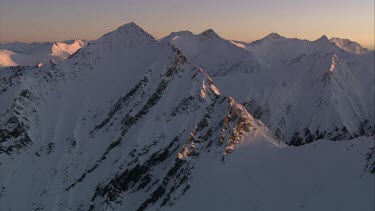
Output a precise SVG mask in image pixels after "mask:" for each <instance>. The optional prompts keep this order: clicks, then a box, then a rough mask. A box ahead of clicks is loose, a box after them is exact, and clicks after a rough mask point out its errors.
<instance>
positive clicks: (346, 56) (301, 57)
mask: <svg viewBox="0 0 375 211" xmlns="http://www.w3.org/2000/svg"><path fill="white" fill-rule="evenodd" d="M170 42H171V43H172V44H176V46H178V47H179V48H180V49H181V50H182V52H183V53H185V52H187V53H186V55H187V58H188V59H191V60H194V61H195V63H197V64H198V65H201V66H203V65H204V66H205V67H206V68H205V70H207V73H208V74H209V75H210V74H211V76H212V77H213V80H214V82H215V84H216V85H217V86H218V88H219V89H220V90H221V91H222V92H223V93H224V94H226V95H229V96H233V97H234V99H236V100H238V101H239V102H241V103H242V104H243V105H244V106H245V107H246V108H247V109H248V111H249V112H250V113H251V114H252V115H253V116H255V117H256V118H259V119H260V120H262V121H263V122H264V123H265V124H266V125H267V126H268V127H269V128H270V129H271V130H272V131H274V132H275V133H276V135H277V136H278V137H279V138H280V139H282V140H284V141H285V142H286V143H288V144H292V145H301V144H304V143H308V142H312V141H314V140H317V139H321V138H327V139H330V140H345V139H348V138H353V137H357V136H361V135H364V134H367V135H372V134H374V131H375V129H374V128H375V122H374V118H375V115H374V113H375V112H374V107H375V105H374V92H375V91H374V90H375V88H374V86H375V85H374V83H373V81H374V72H373V69H374V54H373V53H370V54H365V55H361V56H357V55H354V54H352V53H349V52H347V51H344V50H343V49H341V48H339V47H337V46H336V45H335V44H334V43H332V42H331V41H329V40H328V38H327V37H326V36H322V37H321V38H319V39H318V40H315V41H308V40H299V39H290V38H285V37H283V36H280V35H278V34H276V33H272V34H270V35H268V36H266V37H265V38H263V39H260V40H257V41H254V42H252V43H244V42H235V41H232V43H234V44H235V45H236V46H235V47H237V50H239V49H245V50H247V51H249V52H252V53H253V55H254V57H256V60H257V61H256V62H255V63H254V64H256V65H258V64H260V69H261V70H262V71H255V72H247V73H246V72H244V71H242V69H241V68H236V67H234V68H233V69H231V74H227V75H216V74H212V71H210V69H215V68H216V67H217V65H216V62H217V61H216V60H213V59H211V58H207V57H208V56H206V54H204V53H200V52H198V53H196V55H195V54H191V53H190V52H191V51H192V50H194V49H199V48H207V47H206V46H205V45H204V44H200V43H199V42H196V43H194V44H192V43H190V42H186V43H184V42H183V44H180V43H176V42H175V41H174V40H171V41H170ZM223 42H224V41H223ZM217 45H219V44H217ZM208 49H211V48H208ZM231 51H233V50H232V49H230V48H229V47H223V48H222V49H221V51H220V52H218V51H215V52H214V54H222V55H227V56H226V57H227V58H230V56H231V55H233V53H231ZM223 57H225V56H223ZM196 58H200V59H196ZM237 58H238V57H237ZM247 61H248V60H247ZM251 62H253V58H252V59H251Z"/></svg>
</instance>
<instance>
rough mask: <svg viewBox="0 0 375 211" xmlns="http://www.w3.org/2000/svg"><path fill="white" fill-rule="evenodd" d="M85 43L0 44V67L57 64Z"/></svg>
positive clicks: (75, 41)
mask: <svg viewBox="0 0 375 211" xmlns="http://www.w3.org/2000/svg"><path fill="white" fill-rule="evenodd" d="M85 43H86V41H82V40H73V41H65V42H55V43H50V42H42V43H19V42H14V43H6V44H0V67H1V66H2V67H9V66H36V65H38V64H39V65H41V64H46V63H49V61H50V60H53V61H54V62H55V63H59V62H61V61H63V60H65V59H67V58H68V57H69V56H70V55H72V54H73V53H75V52H76V51H77V50H78V49H80V48H82V47H83V46H84V45H85Z"/></svg>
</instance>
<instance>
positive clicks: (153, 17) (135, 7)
mask: <svg viewBox="0 0 375 211" xmlns="http://www.w3.org/2000/svg"><path fill="white" fill-rule="evenodd" d="M132 21H134V22H136V23H137V24H138V25H140V26H141V27H143V28H144V29H145V30H146V31H148V32H150V33H151V34H153V35H154V36H156V37H158V38H160V37H162V36H165V35H167V34H169V33H170V32H172V31H178V30H190V31H192V32H195V33H199V32H201V31H203V30H205V29H207V28H213V29H214V30H215V31H216V32H217V33H219V34H220V35H221V36H223V37H225V38H227V39H235V40H242V41H252V40H255V39H259V38H262V37H264V36H265V35H267V34H269V33H271V32H277V33H279V34H281V35H284V36H287V37H298V38H305V39H311V40H313V39H317V38H319V37H320V36H321V35H323V34H325V35H327V36H328V37H342V38H349V39H352V40H355V41H358V42H360V43H361V44H363V45H364V46H366V47H371V48H373V45H374V0H262V1H259V0H230V1H229V0H206V1H204V0H189V1H187V0H0V42H9V41H26V42H31V41H54V40H65V39H74V38H81V39H96V38H98V37H99V36H101V35H102V34H105V33H106V32H108V31H111V30H114V29H116V28H117V27H118V26H120V25H122V24H124V23H127V22H132Z"/></svg>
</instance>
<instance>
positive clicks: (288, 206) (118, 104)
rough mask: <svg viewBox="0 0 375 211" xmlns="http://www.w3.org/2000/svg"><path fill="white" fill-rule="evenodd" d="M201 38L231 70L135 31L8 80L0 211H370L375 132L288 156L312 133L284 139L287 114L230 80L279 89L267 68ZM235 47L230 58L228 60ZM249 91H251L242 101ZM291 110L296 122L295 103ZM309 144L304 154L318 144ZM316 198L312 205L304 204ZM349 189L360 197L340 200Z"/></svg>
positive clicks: (3, 94)
mask: <svg viewBox="0 0 375 211" xmlns="http://www.w3.org/2000/svg"><path fill="white" fill-rule="evenodd" d="M178 34H183V35H184V36H185V35H186V36H193V34H191V33H189V32H184V33H178ZM195 36H198V37H195ZM173 38H174V37H173ZM273 38H275V39H276V38H279V37H277V36H273ZM189 39H191V40H190V41H189V42H193V41H194V42H195V41H199V42H208V43H210V44H209V46H211V47H213V46H216V47H217V49H216V50H217V51H216V54H217V55H219V57H218V58H220V59H221V60H217V62H216V63H214V65H211V63H210V61H211V60H210V59H208V60H206V59H207V58H211V56H212V55H216V54H210V55H208V54H207V55H201V56H200V55H197V57H193V56H192V54H191V53H192V52H197V51H194V50H191V51H189V49H185V50H184V49H183V48H182V47H180V46H178V45H173V43H172V44H171V43H169V41H167V39H162V40H157V39H155V38H154V37H153V36H152V35H150V34H148V33H147V32H145V31H144V30H143V29H142V28H140V27H139V26H138V25H136V24H135V23H129V24H125V25H123V26H121V27H119V28H118V29H117V30H115V31H113V32H110V33H108V34H106V35H104V36H102V37H101V38H99V39H98V40H95V41H92V42H90V43H89V44H88V45H87V46H85V47H83V48H81V49H80V50H78V51H77V52H76V53H74V54H72V55H71V56H70V57H69V58H68V59H66V60H65V61H63V62H61V63H58V64H56V63H53V62H50V63H47V64H45V65H43V66H40V67H12V68H2V69H0V71H1V78H0V81H1V83H0V102H1V106H0V210H138V211H142V210H228V209H232V210H248V209H249V210H252V209H253V210H254V209H255V210H256V209H260V210H275V209H278V208H280V207H281V208H282V209H285V210H298V209H300V208H301V206H302V207H310V208H311V209H312V210H319V209H321V208H323V205H324V207H327V206H328V207H330V208H332V210H335V209H336V208H338V207H345V209H346V208H347V209H348V210H352V209H353V206H354V207H355V208H358V209H359V210H367V209H368V206H371V200H370V199H369V198H371V194H372V195H373V192H370V193H369V192H368V189H366V188H365V187H368V185H369V184H371V182H373V179H372V176H373V175H371V174H373V173H374V171H375V170H374V162H373V158H374V156H373V153H374V148H373V147H372V142H371V141H372V138H373V136H371V133H369V132H368V131H370V130H372V129H371V127H370V128H369V125H370V126H371V125H372V124H373V122H371V121H370V120H369V121H368V123H365V122H364V123H363V125H364V126H363V128H364V129H363V131H364V132H363V133H359V134H358V135H356V136H353V135H352V136H350V137H349V136H345V135H346V134H347V133H345V131H347V132H348V133H349V134H353V133H351V129H352V128H355V126H356V124H357V123H355V124H354V123H353V125H352V126H353V127H348V126H346V130H344V129H342V128H341V125H340V127H339V126H337V128H338V129H337V130H338V133H337V136H336V134H334V135H335V137H340V140H342V141H341V142H332V141H328V140H318V139H321V138H327V137H328V136H327V135H321V134H320V133H319V136H318V137H316V138H312V140H311V142H314V141H315V142H314V143H312V144H308V145H304V146H301V147H289V146H288V145H287V144H285V143H284V142H286V143H289V144H293V143H290V141H289V139H286V138H283V137H289V136H288V135H290V134H293V133H294V132H296V131H300V128H297V129H296V131H295V130H291V131H290V132H285V131H287V130H288V128H290V127H292V126H291V125H288V124H291V123H289V121H292V117H288V118H290V119H287V120H285V122H286V123H285V125H288V127H286V126H285V127H276V126H277V125H276V126H275V125H274V124H273V123H274V121H273V120H274V119H273V118H276V117H277V118H279V116H277V115H276V114H274V115H275V116H276V117H274V115H273V113H274V112H276V113H277V112H278V111H279V110H275V109H274V108H273V107H272V108H267V106H265V107H263V106H262V105H263V104H266V103H265V102H263V101H259V98H257V99H255V100H254V99H253V98H247V97H244V96H242V95H240V94H243V93H254V92H253V91H254V89H249V87H248V84H249V83H248V82H246V81H245V82H244V81H239V82H238V83H237V84H233V78H231V77H238V75H237V73H239V74H245V75H247V74H249V77H247V76H246V77H245V76H244V75H241V77H243V78H244V79H246V80H248V79H249V78H251V77H252V76H253V74H254V76H257V75H258V74H259V75H260V76H259V77H261V78H262V79H266V76H264V75H263V74H264V73H263V72H264V71H265V69H262V68H263V66H262V65H263V64H264V61H257V57H255V56H254V55H252V53H249V52H248V51H246V50H244V49H242V48H239V47H238V46H236V45H234V44H233V43H232V42H230V41H226V40H224V39H222V38H221V37H220V36H219V35H217V34H216V33H215V32H214V31H213V30H207V31H205V32H203V33H201V34H199V35H194V36H193V38H189ZM173 40H175V41H176V42H177V40H180V38H176V39H173ZM221 44H223V45H224V47H223V48H221V47H220V45H221ZM176 46H177V47H176ZM227 47H228V48H229V49H232V50H230V52H233V54H231V56H230V57H226V55H225V51H223V52H222V53H221V54H220V52H219V49H221V50H223V49H226V48H227ZM180 48H181V49H182V50H180ZM185 51H186V52H185ZM206 53H207V52H206ZM185 55H186V56H185ZM214 58H215V56H214ZM314 58H315V59H316V60H318V58H317V57H314ZM329 58H330V59H332V58H333V57H332V56H331V57H329ZM216 59H217V58H216ZM231 59H236V60H232V62H230V60H231ZM241 60H243V61H241ZM205 61H207V62H205ZM314 61H315V60H314ZM319 61H320V60H319ZM324 61H326V60H324ZM195 62H197V63H195ZM335 62H336V63H337V61H335ZM224 63H225V65H224ZM336 63H335V64H336ZM309 64H310V63H309ZM215 65H216V66H215ZM214 67H215V68H216V67H217V69H215V68H214ZM236 75H237V76H236ZM267 76H268V75H267ZM211 77H212V78H213V79H211ZM216 80H218V81H219V84H220V86H221V87H223V88H224V90H225V91H222V89H221V88H220V87H219V86H216ZM225 80H227V82H228V84H227V86H225V83H224V82H225ZM253 80H255V79H253ZM258 80H259V79H258ZM327 80H328V79H327ZM329 80H336V79H335V78H334V76H332V79H329ZM340 80H341V79H340ZM343 80H344V79H343ZM358 80H360V79H358ZM253 82H254V84H253V85H256V84H257V83H256V82H255V81H253ZM317 83H318V84H319V85H320V83H323V82H321V81H319V82H317ZM258 84H259V82H258ZM241 85H243V86H245V87H246V89H244V90H243V91H241V93H238V94H237V95H236V91H235V88H238V87H239V86H241ZM327 86H328V85H327ZM332 86H333V87H334V88H336V84H333V85H332ZM337 86H339V85H337ZM225 87H227V88H225ZM230 87H232V88H233V89H231V88H230ZM335 91H336V89H335ZM239 92H240V91H239ZM231 93H232V94H233V95H232V94H231ZM255 93H257V92H255ZM267 93H268V92H267ZM249 95H251V94H249ZM242 97H243V98H242ZM253 97H254V98H255V97H260V95H257V94H254V96H253ZM237 99H239V100H240V101H238V100H237ZM239 102H242V103H239ZM282 102H284V101H282ZM322 103H323V104H324V103H326V96H324V98H323V99H322ZM280 104H281V103H280ZM282 105H283V106H284V107H285V109H287V110H289V111H288V112H289V113H291V112H295V111H294V110H293V109H294V107H293V106H295V105H291V106H288V105H287V104H285V105H284V104H282ZM284 107H282V108H281V109H284ZM348 109H349V107H348ZM249 111H250V112H249ZM329 111H331V110H329ZM337 112H341V111H337ZM363 112H367V110H366V109H365V108H363ZM252 114H253V115H254V116H256V118H254V117H253V115H252ZM283 114H284V113H283ZM370 114H371V113H370ZM371 115H373V114H371ZM283 117H284V116H283ZM309 117H311V116H309ZM258 118H259V119H262V120H264V121H265V123H263V122H262V121H260V120H258ZM284 118H287V117H284ZM317 118H321V117H319V116H318V117H317ZM271 120H272V121H271ZM306 121H307V120H306ZM350 121H351V120H350V119H346V120H345V122H350ZM358 124H360V123H358ZM269 128H271V129H269ZM307 128H311V127H310V126H309V125H308V127H307ZM277 131H281V132H277ZM314 131H315V130H312V129H310V132H309V133H307V132H305V134H306V133H307V134H310V135H311V134H312V135H314V133H315V132H314ZM341 131H344V134H343V135H341ZM286 134H288V135H286ZM334 135H332V136H334ZM306 136H307V135H306ZM344 136H345V137H344ZM353 138H355V140H352V141H348V140H346V139H353ZM296 139H297V140H299V139H298V138H296ZM304 140H305V139H303V140H302V141H301V143H298V144H293V145H300V144H304V143H306V142H310V141H304ZM308 140H310V139H308ZM345 140H346V141H345ZM283 141H284V142H283ZM332 154H334V156H332ZM317 169H319V171H318V170H317ZM332 170H333V171H332ZM317 173H319V174H317ZM337 177H340V178H341V179H340V180H336V179H335V178H337ZM327 180H328V181H330V183H329V185H327V183H326V181H327ZM306 181H308V182H306ZM353 181H354V182H353ZM343 184H345V185H343ZM315 187H317V188H315ZM337 188H342V189H341V190H343V191H337ZM270 190H277V191H271V192H272V193H270ZM307 190H310V192H309V193H310V195H304V194H301V193H303V192H306V191H307ZM345 190H351V191H350V195H351V196H360V197H353V199H352V201H351V202H350V203H349V202H348V201H347V200H344V201H343V200H339V199H340V198H343V197H344V196H346V195H345V194H347V193H348V192H347V191H345ZM365 190H367V191H365ZM288 191H289V193H290V194H280V193H285V192H288ZM291 195H292V196H293V197H294V198H295V199H296V200H290V198H291ZM327 195H328V196H332V197H331V198H330V200H329V201H327V197H326V196H327ZM245 196H246V197H245ZM247 196H249V197H247ZM250 196H251V197H250ZM270 201H271V203H270ZM337 201H339V202H337ZM281 202H283V203H281Z"/></svg>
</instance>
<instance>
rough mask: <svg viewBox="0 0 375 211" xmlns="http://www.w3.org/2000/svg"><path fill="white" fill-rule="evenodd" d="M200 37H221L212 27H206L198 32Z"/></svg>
mask: <svg viewBox="0 0 375 211" xmlns="http://www.w3.org/2000/svg"><path fill="white" fill-rule="evenodd" d="M199 36H200V37H201V38H202V39H219V38H221V37H220V36H219V35H218V34H217V33H216V32H215V31H214V30H213V29H207V30H206V31H204V32H202V33H200V34H199Z"/></svg>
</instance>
